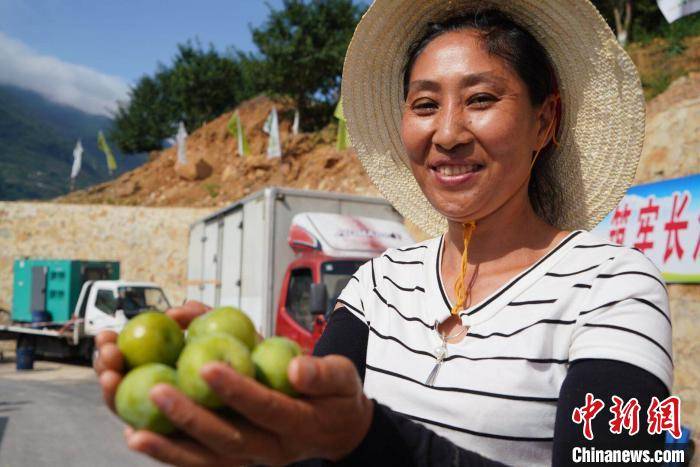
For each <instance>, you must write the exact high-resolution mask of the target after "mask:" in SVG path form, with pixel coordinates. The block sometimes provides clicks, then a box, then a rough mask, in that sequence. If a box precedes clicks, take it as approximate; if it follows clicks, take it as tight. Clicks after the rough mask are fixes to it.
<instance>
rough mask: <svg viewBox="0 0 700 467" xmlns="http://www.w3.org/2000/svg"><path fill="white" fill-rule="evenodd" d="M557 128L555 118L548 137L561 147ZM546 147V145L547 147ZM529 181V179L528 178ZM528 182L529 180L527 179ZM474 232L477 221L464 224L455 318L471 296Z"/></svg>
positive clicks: (551, 123)
mask: <svg viewBox="0 0 700 467" xmlns="http://www.w3.org/2000/svg"><path fill="white" fill-rule="evenodd" d="M556 126H557V118H556V117H555V118H553V119H552V121H551V122H550V123H549V128H547V135H550V134H551V135H552V136H551V139H552V143H553V144H554V145H555V146H556V147H559V142H558V141H557V135H556ZM548 139H549V138H548ZM545 146H546V145H545ZM541 151H542V148H540V149H538V150H537V152H536V153H535V157H533V158H532V162H531V163H530V172H531V171H532V167H533V166H534V165H535V162H536V161H537V157H538V156H539V155H540V152H541ZM528 179H529V177H528ZM526 181H527V179H526ZM474 230H476V222H475V221H469V222H467V223H466V224H464V250H463V251H462V265H461V268H460V271H459V276H458V277H457V280H455V285H454V290H455V295H456V296H457V303H455V304H454V305H453V306H452V309H451V310H450V313H452V315H453V316H457V314H458V313H459V311H460V310H462V309H463V308H464V305H465V304H466V303H467V296H468V294H469V291H468V290H467V287H466V286H465V284H464V279H465V277H466V275H467V265H468V263H467V258H468V251H469V242H470V240H471V238H472V234H473V233H474Z"/></svg>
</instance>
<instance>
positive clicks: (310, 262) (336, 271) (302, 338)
mask: <svg viewBox="0 0 700 467" xmlns="http://www.w3.org/2000/svg"><path fill="white" fill-rule="evenodd" d="M365 261H367V259H366V258H355V259H353V258H342V259H339V258H333V257H330V256H328V255H326V254H324V253H322V252H312V253H309V254H305V255H302V256H301V257H299V258H297V259H296V260H294V261H293V262H292V263H291V264H290V265H289V268H288V269H287V272H286V274H285V277H284V282H283V284H282V290H281V292H280V305H279V309H278V311H277V334H278V335H281V336H285V337H288V338H290V339H292V340H294V341H296V342H298V343H299V345H300V346H301V348H302V349H304V351H305V352H308V353H310V352H311V351H312V350H313V347H314V345H315V344H316V341H317V340H318V338H319V337H320V336H321V333H322V332H323V329H324V328H325V326H326V315H327V313H328V312H330V311H331V310H332V309H333V307H334V305H335V301H336V299H337V298H338V295H340V292H342V291H343V289H344V288H345V285H346V284H347V283H348V281H349V280H350V277H351V276H352V275H353V274H354V273H355V271H357V268H359V267H360V266H361V265H362V264H363V263H364V262H365ZM312 284H323V285H324V286H325V289H326V291H327V293H326V297H327V298H326V304H325V309H324V310H322V311H323V313H319V311H321V310H314V309H313V306H312V300H311V296H312V292H311V285H312Z"/></svg>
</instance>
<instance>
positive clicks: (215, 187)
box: [202, 183, 221, 198]
mask: <svg viewBox="0 0 700 467" xmlns="http://www.w3.org/2000/svg"><path fill="white" fill-rule="evenodd" d="M202 188H204V191H206V192H207V193H208V194H209V196H211V197H212V198H216V197H217V196H219V190H220V189H221V186H220V185H219V184H218V183H205V184H204V185H202Z"/></svg>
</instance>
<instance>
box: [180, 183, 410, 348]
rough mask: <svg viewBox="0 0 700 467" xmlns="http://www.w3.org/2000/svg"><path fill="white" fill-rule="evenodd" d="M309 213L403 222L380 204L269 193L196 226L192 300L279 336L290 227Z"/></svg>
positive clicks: (263, 192)
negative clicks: (229, 309) (231, 310)
mask: <svg viewBox="0 0 700 467" xmlns="http://www.w3.org/2000/svg"><path fill="white" fill-rule="evenodd" d="M305 212H313V213H332V214H342V215H348V216H363V217H368V218H375V219H384V220H391V221H395V222H398V223H402V222H403V218H402V217H401V215H400V214H399V213H398V212H397V211H396V210H395V209H394V208H393V207H392V206H391V205H390V204H389V203H388V202H387V201H385V200H383V199H381V198H371V197H367V196H356V195H346V194H342V193H331V192H322V191H310V190H294V189H287V188H266V189H264V190H261V191H259V192H257V193H254V194H252V195H250V196H248V197H246V198H244V199H242V200H240V201H238V202H237V203H234V204H232V205H230V206H228V207H226V208H224V209H222V210H220V211H218V212H215V213H213V214H211V215H210V216H208V217H206V218H204V219H202V220H201V221H199V222H196V223H195V224H193V225H192V226H191V228H190V242H189V254H188V272H187V278H188V287H187V298H188V299H192V300H198V301H202V302H204V303H206V304H208V305H211V306H220V305H232V306H236V307H239V308H241V309H242V310H243V311H245V312H246V313H247V314H248V315H249V316H250V317H251V318H252V320H253V322H254V323H255V325H256V327H257V328H258V331H259V332H260V333H261V334H263V335H264V336H269V335H272V334H274V331H275V329H274V314H275V310H276V309H277V306H278V302H279V293H280V289H281V285H282V282H283V280H284V274H285V271H286V268H287V266H288V265H289V264H290V263H291V262H292V261H293V260H294V258H295V253H294V251H293V250H292V248H290V246H289V243H288V236H289V233H290V232H289V231H290V226H291V225H292V219H293V218H294V217H295V216H296V215H297V214H299V213H305Z"/></svg>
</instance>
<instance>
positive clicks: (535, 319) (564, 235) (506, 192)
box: [98, 0, 673, 465]
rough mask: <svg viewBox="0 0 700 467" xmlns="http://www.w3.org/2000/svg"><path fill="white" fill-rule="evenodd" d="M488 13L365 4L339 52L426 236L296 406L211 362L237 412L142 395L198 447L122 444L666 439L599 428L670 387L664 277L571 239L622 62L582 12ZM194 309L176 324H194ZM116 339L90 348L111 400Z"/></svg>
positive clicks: (361, 310)
mask: <svg viewBox="0 0 700 467" xmlns="http://www.w3.org/2000/svg"><path fill="white" fill-rule="evenodd" d="M480 3H481V2H467V1H464V2H446V1H438V0H430V1H428V0H425V1H422V2H415V1H404V2H402V1H393V2H392V1H382V2H377V3H375V4H374V5H373V6H372V7H371V8H370V9H369V11H368V13H367V14H366V15H365V16H364V18H363V20H362V21H361V23H360V25H359V26H358V29H357V31H356V33H355V36H354V37H353V41H352V43H351V45H350V47H349V49H348V54H347V57H346V64H345V69H344V76H343V102H344V107H345V113H346V118H347V120H348V127H349V130H350V133H351V135H352V140H353V144H354V146H355V148H356V149H357V151H358V154H359V156H360V159H361V161H362V163H363V165H364V166H365V168H366V170H367V172H368V174H369V176H370V177H371V178H372V180H373V182H374V183H375V184H376V185H377V186H378V188H379V189H380V190H381V191H382V193H383V194H384V195H385V196H386V197H387V198H388V199H389V200H390V201H391V202H392V203H393V204H394V206H396V207H397V209H399V211H401V212H402V213H403V214H404V215H405V216H406V217H407V218H409V219H411V220H412V221H413V222H415V223H416V224H417V225H419V226H420V227H422V228H423V229H424V230H425V231H426V232H429V233H431V234H434V235H436V236H435V238H432V239H431V240H428V241H425V242H422V243H419V244H417V245H414V246H412V247H409V248H404V249H399V250H390V251H387V252H385V253H384V254H383V255H382V256H381V257H379V258H375V259H374V260H372V261H370V262H368V263H366V264H365V265H363V266H362V267H361V268H360V269H359V270H358V272H357V273H356V274H355V276H354V277H353V279H354V280H351V281H350V283H349V284H348V286H347V287H346V289H345V290H344V292H343V293H342V294H341V296H340V298H339V299H338V304H337V306H336V309H335V311H334V313H333V314H332V315H331V317H330V320H329V324H328V327H327V329H326V332H325V333H324V336H323V337H322V339H321V341H320V342H319V344H318V346H317V348H316V352H315V353H316V354H317V355H319V356H320V355H328V356H325V357H323V358H313V357H302V358H299V359H297V360H295V361H294V362H293V364H292V365H291V367H290V369H289V376H290V379H291V381H292V383H293V384H294V385H295V386H296V387H297V389H298V390H299V392H301V393H302V394H304V396H305V397H304V398H302V399H300V400H292V399H289V398H287V397H285V396H282V395H280V394H277V393H274V392H272V391H268V390H266V389H264V388H262V387H261V386H260V385H258V384H257V383H255V382H253V381H251V380H248V379H245V378H242V377H240V376H238V375H236V374H235V372H233V371H232V370H231V369H229V368H227V367H225V366H223V365H219V364H213V365H210V366H208V367H207V368H205V369H204V371H203V376H204V377H205V378H206V379H207V381H209V383H210V384H211V386H212V387H213V388H214V389H215V390H216V391H217V392H218V393H219V394H220V395H221V396H222V399H223V400H224V401H226V402H227V404H228V405H230V406H231V407H232V408H233V409H234V410H236V411H238V412H239V413H240V414H241V415H242V418H241V420H240V421H239V422H236V423H234V424H233V425H232V424H230V423H227V422H224V421H221V420H220V419H218V418H217V417H216V416H214V415H212V414H210V413H209V412H207V411H205V410H203V409H200V408H198V407H196V406H194V404H192V403H191V402H190V401H188V400H187V399H186V398H184V396H182V395H181V394H180V393H179V392H177V391H176V390H175V389H173V388H170V387H168V386H159V387H157V388H154V390H153V391H152V393H151V396H152V398H153V400H154V401H155V402H156V403H157V404H158V405H159V406H160V407H161V408H162V410H163V411H164V412H165V413H166V414H167V415H168V416H169V417H171V418H172V420H173V422H174V423H175V424H176V425H178V426H179V427H181V428H182V430H183V431H184V432H185V433H187V434H188V435H189V436H190V438H191V439H187V440H172V439H165V438H162V437H159V436H157V435H154V434H152V433H148V432H138V433H133V432H131V431H128V432H127V439H128V444H129V446H130V447H131V448H132V449H135V450H138V451H142V452H145V453H147V454H150V455H151V456H153V457H154V458H156V459H159V460H162V461H165V462H170V463H174V464H186V465H188V464H189V465H208V464H216V463H236V462H238V463H249V462H257V463H274V464H279V463H289V462H293V461H300V460H303V459H309V458H321V459H328V460H333V461H342V462H345V463H348V464H382V465H385V464H396V465H399V464H401V465H406V464H409V465H411V464H415V465H427V464H436V465H441V464H459V465H486V464H495V463H496V461H498V462H504V463H507V464H512V465H542V464H549V463H554V464H555V465H564V464H568V463H570V462H571V455H572V451H571V449H572V448H573V447H577V446H579V447H580V446H583V445H584V444H585V443H587V445H588V446H598V447H607V448H615V449H623V448H631V447H644V448H656V447H660V446H661V445H662V444H663V440H662V439H661V437H660V436H651V435H649V434H648V433H646V429H645V428H646V417H645V414H644V410H642V414H641V417H640V426H641V429H640V432H639V433H637V434H636V435H635V436H629V435H628V434H627V432H626V431H625V430H622V433H621V434H617V435H616V434H613V433H611V430H610V429H609V427H608V422H609V421H610V416H609V415H610V412H609V407H610V406H611V404H612V402H611V398H612V396H618V397H620V398H622V399H623V400H624V401H627V400H629V399H631V398H632V397H634V398H636V399H637V400H638V401H639V403H640V404H641V407H643V408H646V407H647V406H648V403H649V401H650V399H651V398H652V397H658V398H659V399H663V398H665V397H666V396H667V395H668V392H669V389H670V387H671V384H672V368H673V366H672V362H671V349H670V342H671V335H670V320H669V312H668V299H667V296H666V291H665V288H664V285H663V282H662V281H661V279H660V277H659V273H658V271H657V270H656V269H655V268H654V266H653V265H652V264H651V263H650V262H649V261H648V260H647V259H646V258H645V257H644V256H643V255H642V254H641V253H639V252H637V251H634V250H631V249H627V248H622V247H619V246H617V245H611V244H609V243H608V242H607V241H606V240H604V239H600V238H597V237H595V236H593V235H592V234H590V233H588V232H586V231H584V230H577V229H582V228H591V227H592V226H594V225H595V224H596V223H597V221H599V220H600V219H601V218H602V217H603V216H604V215H605V214H606V213H607V212H609V211H610V210H611V209H612V208H613V207H614V206H615V205H616V204H617V201H618V200H619V198H620V197H621V195H622V194H623V193H624V191H625V190H626V188H627V187H628V185H629V183H630V180H631V179H632V177H633V175H634V170H635V168H636V163H637V160H638V157H639V152H640V148H641V141H642V136H643V99H642V96H641V90H640V87H639V81H638V78H637V75H636V73H635V71H634V67H633V65H632V64H631V62H630V61H629V58H628V57H627V56H626V55H625V53H624V52H623V51H622V49H620V48H619V46H618V45H617V44H616V42H615V41H614V37H613V36H612V33H611V32H610V31H609V30H608V29H607V26H605V24H604V22H603V20H602V18H601V17H600V16H599V14H598V13H597V11H596V10H595V8H594V7H593V6H592V5H591V4H590V3H589V2H588V1H587V0H576V1H569V2H561V1H558V0H556V1H555V0H551V1H549V2H543V1H534V0H532V1H531V0H517V1H514V0H510V1H508V2H500V3H496V5H498V9H494V8H492V9H486V8H481V9H480V8H478V7H479V4H480ZM490 4H493V3H490ZM368 51H371V53H368ZM442 233H444V235H441V234H442ZM452 284H454V287H451V285H452ZM202 311H203V308H202V307H201V306H198V305H197V304H188V305H187V306H186V307H184V308H182V309H177V310H173V311H172V315H173V316H175V317H176V318H177V319H178V320H179V321H180V322H181V323H182V324H183V325H185V326H186V324H187V322H188V321H189V320H191V319H192V317H193V316H196V315H197V314H199V313H201V312H202ZM114 338H115V336H114V335H113V334H103V335H101V336H100V337H99V339H98V344H99V346H100V353H101V357H100V360H99V361H98V371H99V372H100V373H101V376H100V382H101V383H102V386H103V389H104V392H105V398H106V400H107V401H108V403H110V404H111V402H112V399H113V394H114V390H115V388H116V385H117V384H118V382H119V379H120V375H119V373H118V371H119V370H120V368H121V358H120V355H119V354H118V351H117V350H116V347H115V346H114V345H113V341H114ZM334 354H340V355H343V356H344V357H341V356H337V355H334ZM346 357H347V358H346ZM351 362H352V363H351ZM361 380H362V382H361ZM586 393H591V394H592V395H593V396H594V397H595V398H597V399H599V400H601V401H603V402H604V403H605V404H606V405H605V409H604V410H603V411H601V412H600V414H599V415H598V416H597V417H596V418H594V419H593V420H592V435H593V436H594V439H593V441H591V442H586V440H585V439H584V430H583V427H584V423H583V421H582V420H579V422H580V424H579V423H576V422H575V421H573V420H576V419H577V417H576V415H575V414H574V412H575V409H576V408H577V407H579V406H582V405H583V404H584V402H585V398H586ZM370 398H371V399H374V400H370ZM414 422H418V423H414ZM589 437H590V436H589Z"/></svg>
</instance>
